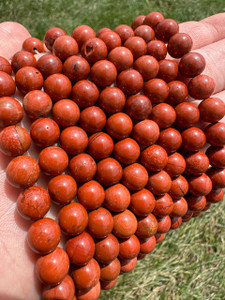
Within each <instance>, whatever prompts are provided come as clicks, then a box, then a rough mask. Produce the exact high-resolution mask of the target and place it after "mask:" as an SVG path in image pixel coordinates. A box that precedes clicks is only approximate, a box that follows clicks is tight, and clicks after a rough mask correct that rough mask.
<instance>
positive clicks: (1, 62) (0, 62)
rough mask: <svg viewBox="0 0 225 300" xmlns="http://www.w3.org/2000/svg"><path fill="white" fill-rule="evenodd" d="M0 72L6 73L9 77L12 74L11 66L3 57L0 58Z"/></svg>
mask: <svg viewBox="0 0 225 300" xmlns="http://www.w3.org/2000/svg"><path fill="white" fill-rule="evenodd" d="M0 71H2V72H5V73H8V74H9V75H11V73H12V67H11V64H10V63H9V61H8V60H7V59H6V58H5V57H3V56H0Z"/></svg>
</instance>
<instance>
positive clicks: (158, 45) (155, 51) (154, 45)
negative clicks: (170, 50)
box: [147, 40, 167, 61]
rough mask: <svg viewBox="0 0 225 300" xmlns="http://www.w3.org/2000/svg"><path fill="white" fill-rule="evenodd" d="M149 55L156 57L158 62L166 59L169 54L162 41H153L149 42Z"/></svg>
mask: <svg viewBox="0 0 225 300" xmlns="http://www.w3.org/2000/svg"><path fill="white" fill-rule="evenodd" d="M147 54H148V55H151V56H153V57H155V59H157V60H158V61H160V60H162V59H165V57H166V54H167V48H166V44H165V43H164V42H162V41H160V40H152V41H150V42H148V44H147Z"/></svg>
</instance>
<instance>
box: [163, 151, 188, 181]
mask: <svg viewBox="0 0 225 300" xmlns="http://www.w3.org/2000/svg"><path fill="white" fill-rule="evenodd" d="M185 168H186V161H185V159H184V157H183V156H182V155H181V154H180V153H178V152H175V153H173V154H170V155H169V156H168V162H167V165H166V166H165V168H164V171H166V172H167V173H168V174H169V175H170V176H171V177H177V176H179V175H181V174H182V173H183V172H184V171H185Z"/></svg>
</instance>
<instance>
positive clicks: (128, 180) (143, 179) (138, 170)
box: [122, 163, 148, 191]
mask: <svg viewBox="0 0 225 300" xmlns="http://www.w3.org/2000/svg"><path fill="white" fill-rule="evenodd" d="M147 182H148V172H147V170H146V169H145V168H144V167H143V166H142V165H141V164H138V163H134V164H132V165H129V166H127V167H126V168H124V169H123V178H122V183H123V184H124V185H125V186H126V187H127V188H128V189H130V190H132V191H139V190H142V189H143V188H144V187H145V186H146V184H147Z"/></svg>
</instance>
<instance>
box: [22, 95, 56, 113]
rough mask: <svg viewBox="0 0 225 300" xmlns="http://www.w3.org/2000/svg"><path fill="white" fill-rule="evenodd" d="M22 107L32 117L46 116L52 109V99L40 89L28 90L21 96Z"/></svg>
mask: <svg viewBox="0 0 225 300" xmlns="http://www.w3.org/2000/svg"><path fill="white" fill-rule="evenodd" d="M23 108H24V110H25V112H26V114H27V115H28V117H30V118H32V119H37V118H40V117H47V116H48V114H49V113H50V111H51V110H52V99H51V98H50V97H49V95H48V94H46V93H45V92H43V91H41V90H34V91H30V92H29V93H27V94H26V95H25V96H24V98H23Z"/></svg>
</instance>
